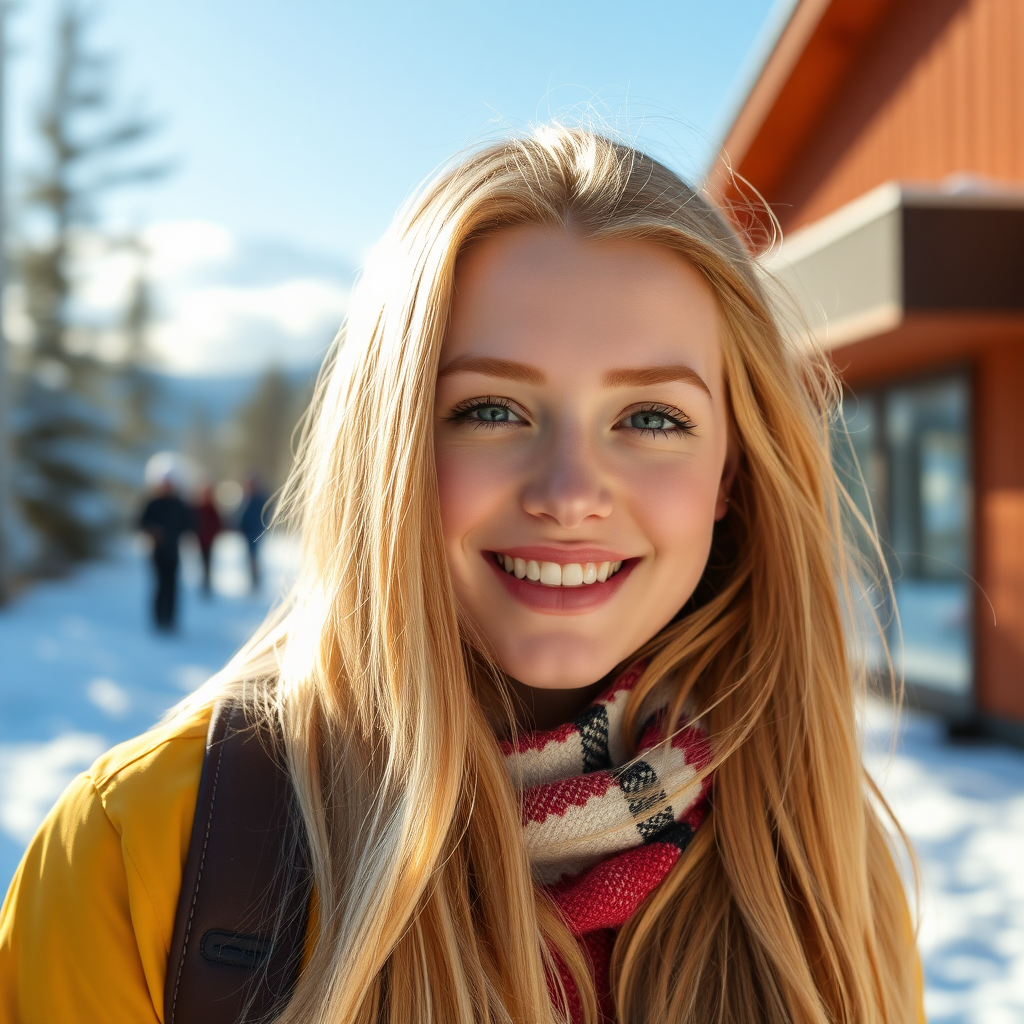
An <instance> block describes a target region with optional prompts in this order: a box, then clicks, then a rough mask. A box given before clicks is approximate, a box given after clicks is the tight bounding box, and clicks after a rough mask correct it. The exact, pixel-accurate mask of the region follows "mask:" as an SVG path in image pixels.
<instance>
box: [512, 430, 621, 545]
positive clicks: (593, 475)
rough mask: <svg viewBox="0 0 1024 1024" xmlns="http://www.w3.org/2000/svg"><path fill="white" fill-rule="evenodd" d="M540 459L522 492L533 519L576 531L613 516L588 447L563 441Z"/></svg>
mask: <svg viewBox="0 0 1024 1024" xmlns="http://www.w3.org/2000/svg"><path fill="white" fill-rule="evenodd" d="M538 455H539V456H540V457H539V458H538V461H537V462H536V463H535V467H536V468H535V471H534V472H533V473H532V475H531V477H530V479H529V481H528V482H527V484H526V487H525V488H524V490H523V508H524V509H525V510H526V511H527V512H528V513H529V514H530V515H532V516H537V517H538V518H541V519H548V520H553V521H554V522H556V523H558V525H559V526H562V527H564V528H565V529H573V528H574V527H578V526H580V525H582V524H583V522H584V521H585V520H587V519H589V518H590V517H592V516H596V517H597V518H599V519H604V518H605V517H606V516H608V515H610V514H611V511H612V497H611V492H610V490H609V489H608V487H607V486H606V484H605V483H604V482H603V481H602V479H601V474H600V473H599V471H598V467H597V464H596V463H597V460H596V459H595V457H594V453H593V452H591V451H589V450H588V449H587V446H586V444H585V443H583V442H582V441H581V440H579V439H573V438H564V439H562V440H561V441H560V442H556V443H555V444H553V445H552V446H551V448H550V449H549V450H548V452H546V453H545V454H544V455H543V456H541V455H540V453H538Z"/></svg>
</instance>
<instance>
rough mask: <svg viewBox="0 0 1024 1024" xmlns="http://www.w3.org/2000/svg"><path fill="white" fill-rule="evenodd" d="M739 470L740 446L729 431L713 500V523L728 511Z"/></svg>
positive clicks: (733, 434) (722, 517)
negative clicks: (716, 493)
mask: <svg viewBox="0 0 1024 1024" xmlns="http://www.w3.org/2000/svg"><path fill="white" fill-rule="evenodd" d="M739 468H740V446H739V445H738V444H737V443H736V435H735V433H734V432H733V431H732V430H730V431H729V443H728V444H727V446H726V449H725V465H724V466H723V467H722V479H721V482H720V483H719V485H718V497H717V498H716V500H715V522H716V523H717V522H718V521H719V520H720V519H724V518H725V514H726V512H728V511H729V498H730V496H731V494H732V485H733V483H734V481H735V480H736V473H737V472H738V471H739Z"/></svg>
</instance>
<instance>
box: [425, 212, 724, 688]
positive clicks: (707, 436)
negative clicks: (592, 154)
mask: <svg viewBox="0 0 1024 1024" xmlns="http://www.w3.org/2000/svg"><path fill="white" fill-rule="evenodd" d="M719 332H720V315H719V311H718V305H717V302H716V300H715V298H714V295H713V293H712V291H711V289H710V287H709V286H708V285H707V284H706V283H705V282H704V280H703V279H702V278H701V277H700V275H699V274H698V273H697V272H696V271H694V270H693V269H692V268H691V267H690V266H689V265H688V264H687V263H685V262H684V261H683V259H682V258H681V257H680V256H678V255H677V254H675V253H673V252H671V251H670V250H668V249H666V248H664V247H662V246H659V245H657V244H655V243H653V242H643V241H605V242H593V241H585V240H581V239H579V238H576V237H574V236H573V235H572V234H570V233H568V232H565V231H563V230H560V229H556V228H549V227H541V226H529V227H517V228H512V229H508V230H505V231H501V232H499V233H497V234H495V235H493V236H491V237H489V238H487V239H485V240H484V241H482V242H481V243H480V244H478V245H476V246H474V247H473V248H472V249H471V250H469V251H468V252H467V253H465V254H464V256H463V257H462V258H461V259H460V262H459V266H458V268H457V272H456V278H455V298H454V304H453V308H452V317H451V326H450V329H449V332H448V336H447V338H446V340H445V344H444V348H443V350H442V354H441V361H440V369H439V372H438V381H437V395H436V403H435V414H436V441H435V447H436V459H437V476H438V487H439V492H440V502H441V521H442V525H443V529H444V539H445V545H446V550H447V556H448V565H449V568H450V571H451V576H452V581H453V583H454V586H455V593H456V597H457V599H458V601H459V603H460V605H461V607H462V609H463V610H464V612H465V614H466V615H468V617H469V618H470V619H471V620H472V622H473V623H474V624H475V625H476V627H477V628H478V630H479V632H480V633H481V634H482V635H483V637H484V638H485V639H486V640H487V641H488V642H489V643H490V645H491V647H492V648H493V651H494V653H495V654H496V656H497V658H498V661H499V662H500V664H501V666H502V668H503V669H504V670H505V671H506V672H507V673H508V674H509V675H511V676H512V677H513V678H514V679H517V680H519V682H521V683H524V684H526V685H527V686H531V687H538V688H542V689H568V688H578V687H583V686H587V685H589V684H592V683H594V682H595V681H597V680H599V679H600V678H601V677H602V676H604V675H606V674H607V673H608V672H609V671H610V670H611V669H612V668H614V667H615V665H616V664H617V663H618V662H620V661H622V660H623V659H624V658H626V657H627V656H628V655H630V654H631V653H632V652H633V651H635V650H636V649H637V648H638V647H640V646H641V645H642V644H643V643H645V642H646V641H647V640H649V639H650V638H651V637H652V636H654V635H655V634H656V633H657V632H658V631H659V630H660V629H661V628H662V627H663V626H664V625H665V624H666V623H668V622H669V621H670V620H671V619H672V617H673V616H674V615H675V614H676V612H678V611H679V609H680V607H681V606H682V605H683V604H685V602H686V601H687V599H688V598H689V597H690V595H691V594H692V593H693V590H694V588H695V587H696V585H697V582H698V580H699V579H700V577H701V574H702V572H703V570H704V565H705V563H706V561H707V557H708V552H709V549H710V546H711V535H712V529H713V526H714V523H715V520H717V519H720V518H721V517H722V516H723V515H724V514H725V512H726V500H725V499H726V497H727V496H728V486H729V482H730V480H731V475H732V468H731V467H732V466H733V465H734V464H735V458H734V457H733V456H732V455H731V454H730V453H731V447H730V441H729V414H728V409H727V399H726V391H725V383H724V379H723V371H722V356H721V349H720V344H719Z"/></svg>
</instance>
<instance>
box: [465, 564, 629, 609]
mask: <svg viewBox="0 0 1024 1024" xmlns="http://www.w3.org/2000/svg"><path fill="white" fill-rule="evenodd" d="M515 550H516V551H517V552H518V551H530V552H534V551H546V552H550V551H553V550H555V549H553V548H517V549H515ZM502 553H503V554H508V555H512V551H507V552H502ZM565 554H566V552H564V551H563V552H562V556H563V557H564V555H565ZM483 556H484V559H485V560H486V562H487V564H488V565H490V567H491V569H492V570H493V571H494V572H495V573H496V574H497V576H498V578H499V579H500V580H501V582H502V584H503V585H504V587H505V589H506V590H507V591H508V592H509V594H511V596H512V597H514V598H515V599H516V600H517V601H518V602H519V603H520V604H522V605H525V606H526V607H527V608H529V609H531V610H532V611H535V612H546V613H547V614H548V615H580V614H582V613H584V612H589V611H590V610H591V609H593V608H597V607H598V606H599V605H602V604H604V603H605V602H606V601H610V600H611V599H612V598H613V597H614V596H615V595H616V594H617V593H618V592H619V588H620V587H621V586H622V584H623V583H625V582H626V577H627V576H628V575H629V574H630V573H631V572H632V571H633V568H634V566H636V565H638V564H639V562H640V559H639V558H630V559H627V560H624V561H623V564H622V568H621V569H620V570H619V571H618V572H617V573H616V574H615V575H614V576H611V577H609V578H608V579H607V580H605V582H604V583H591V584H588V585H583V586H579V587H545V586H544V585H543V584H542V583H534V582H533V581H532V580H525V579H524V580H521V579H518V578H516V577H515V576H513V575H512V574H511V573H507V572H505V570H504V569H502V568H501V567H499V565H498V563H497V562H495V560H494V555H493V554H492V553H491V552H483ZM513 557H516V558H523V557H524V556H523V555H520V554H516V555H514V556H513ZM529 557H530V558H533V559H534V560H535V561H546V562H554V561H555V560H556V559H554V558H550V557H547V558H538V557H537V556H536V555H534V554H531V555H530V556H529ZM581 560H582V559H581ZM599 560H600V561H602V562H610V561H613V559H611V558H600V559H597V558H589V557H588V558H587V561H588V562H595V561H599ZM614 561H618V559H617V558H616V559H614Z"/></svg>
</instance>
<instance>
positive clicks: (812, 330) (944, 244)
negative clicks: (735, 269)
mask: <svg viewBox="0 0 1024 1024" xmlns="http://www.w3.org/2000/svg"><path fill="white" fill-rule="evenodd" d="M770 270H771V272H772V274H773V275H774V276H775V278H776V279H777V280H778V281H779V282H780V284H781V285H782V286H783V288H784V289H785V291H786V292H787V293H788V294H789V296H791V298H792V300H793V302H792V305H793V306H794V313H795V320H796V323H795V324H794V325H793V327H794V331H795V332H796V333H800V334H805V335H806V334H810V335H812V336H813V337H814V338H815V340H816V341H817V343H818V344H819V345H821V346H822V347H824V348H825V349H829V350H839V349H843V348H845V347H849V346H851V345H854V344H855V343H859V342H862V341H866V340H868V339H872V338H882V337H887V336H892V335H894V334H898V333H901V332H903V333H905V332H906V331H908V330H910V331H911V333H915V332H914V330H913V328H915V326H916V327H920V326H921V325H928V329H929V330H932V331H934V330H935V327H936V325H938V324H943V323H945V324H948V325H950V326H952V325H954V324H957V323H960V324H961V325H963V323H964V322H965V321H967V320H970V321H979V322H982V321H983V322H985V323H986V324H988V325H989V327H991V328H992V329H993V330H996V332H997V333H1000V334H1004V333H1006V332H1007V331H1010V332H1011V333H1012V332H1013V331H1017V332H1020V331H1021V330H1022V329H1024V191H1019V192H1018V191H1008V190H998V191H996V190H990V189H986V188H982V187H978V186H977V185H975V186H972V187H967V188H964V187H962V185H961V187H959V188H958V187H956V186H955V185H954V187H951V188H950V187H947V188H937V187H926V186H914V185H907V184H900V183H895V182H891V183H888V184H885V185H881V186H879V187H878V188H876V189H873V190H872V191H871V192H868V193H867V194H865V195H864V196H861V197H860V198H859V199H857V200H855V201H854V202H852V203H849V204H847V205H846V206H844V207H841V208H840V209H839V210H836V211H835V212H834V213H832V214H829V215H828V216H827V217H824V218H822V219H821V220H819V221H817V222H815V223H814V224H810V225H808V226H807V227H805V228H803V229H801V230H799V231H796V232H794V233H793V234H792V235H791V236H790V237H789V238H787V239H786V241H785V242H784V243H783V245H782V246H781V247H780V249H779V251H778V253H777V254H776V255H775V256H774V258H773V259H771V262H770ZM916 333H920V332H919V331H917V332H916ZM937 333H938V334H942V335H945V334H948V333H949V332H948V329H943V330H942V331H939V332H937ZM938 341H939V339H938V337H936V342H937V344H938ZM939 347H940V348H941V345H939Z"/></svg>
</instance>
